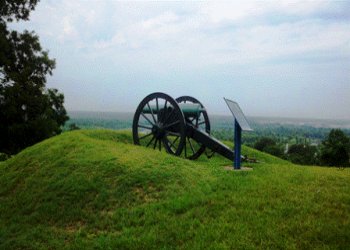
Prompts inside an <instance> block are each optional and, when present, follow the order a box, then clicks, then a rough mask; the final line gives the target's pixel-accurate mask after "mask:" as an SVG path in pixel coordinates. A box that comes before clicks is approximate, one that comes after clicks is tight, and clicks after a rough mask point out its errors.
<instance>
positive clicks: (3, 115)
mask: <svg viewBox="0 0 350 250" xmlns="http://www.w3.org/2000/svg"><path fill="white" fill-rule="evenodd" d="M37 2H38V1H37V0H17V1H1V2H0V4H1V5H0V6H1V7H0V14H1V19H0V47H1V51H0V120H1V124H0V151H2V152H6V153H11V154H13V153H16V152H18V151H20V150H21V149H23V148H25V147H27V146H30V145H32V144H34V143H36V142H38V141H41V140H43V139H45V138H48V137H50V136H53V135H56V134H58V133H60V132H61V126H62V125H64V123H65V121H66V120H67V119H68V116H67V113H66V110H65V108H64V106H63V102H64V96H63V94H61V93H59V92H58V91H57V90H56V89H46V88H45V84H46V76H47V74H50V75H51V74H52V70H53V69H54V68H55V60H53V59H50V58H49V56H48V52H47V51H44V50H42V48H41V46H40V42H39V37H38V36H37V35H35V33H34V32H29V31H27V30H25V31H24V32H23V33H19V32H17V31H11V30H8V27H7V23H8V22H12V21H13V20H17V21H18V20H28V18H29V13H30V11H31V10H33V9H34V8H35V5H36V4H37Z"/></svg>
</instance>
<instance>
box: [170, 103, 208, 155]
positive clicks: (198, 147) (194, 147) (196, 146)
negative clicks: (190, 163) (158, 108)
mask: <svg viewBox="0 0 350 250" xmlns="http://www.w3.org/2000/svg"><path fill="white" fill-rule="evenodd" d="M176 101H177V102H178V103H195V104H199V105H201V107H202V108H203V109H205V108H204V106H203V104H202V103H201V102H200V101H198V100H197V99H196V98H194V97H191V96H180V97H178V98H176ZM186 123H191V124H192V125H193V126H194V127H195V128H197V129H202V130H204V131H205V132H207V133H208V134H210V121H209V116H208V114H207V111H205V110H204V111H203V112H202V113H201V115H200V116H199V117H196V118H186ZM186 144H188V146H189V147H187V145H186ZM184 149H185V150H184V151H185V157H186V158H187V159H190V160H195V159H197V158H198V157H199V156H201V154H202V153H203V152H204V151H205V146H204V145H202V144H200V143H198V142H196V141H195V140H193V139H192V138H191V137H190V136H189V135H186V141H185V146H184Z"/></svg>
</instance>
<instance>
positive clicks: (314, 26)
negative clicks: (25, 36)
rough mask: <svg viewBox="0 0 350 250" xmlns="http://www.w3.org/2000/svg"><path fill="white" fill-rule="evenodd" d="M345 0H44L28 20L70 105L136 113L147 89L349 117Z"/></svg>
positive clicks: (349, 18)
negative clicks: (181, 0) (53, 67)
mask: <svg viewBox="0 0 350 250" xmlns="http://www.w3.org/2000/svg"><path fill="white" fill-rule="evenodd" d="M349 10H350V1H230V2H217V1H215V2H214V1H205V2H198V1H196V2H189V1H186V2H170V1H165V2H160V1H153V2H140V1H137V2H125V1H122V2H118V1H108V0H106V1H102V0H101V1H99V0H85V1H83V0H74V1H71V0H42V1H41V2H39V3H38V5H37V7H36V9H35V11H33V12H32V13H31V16H30V21H27V22H23V21H21V22H19V23H17V24H15V25H13V28H14V29H17V30H23V29H27V30H34V31H35V32H36V33H37V34H38V35H39V37H40V42H41V45H42V47H43V48H44V49H45V50H48V51H49V56H50V57H51V58H55V59H56V64H57V65H56V69H55V70H54V72H53V76H51V77H48V81H47V87H50V88H58V89H59V91H61V92H63V93H64V95H65V107H66V109H67V110H68V111H80V110H81V111H118V112H119V111H126V112H134V111H135V110H136V107H137V105H138V104H139V103H140V102H141V100H142V99H143V98H144V97H145V96H146V95H148V94H150V93H153V92H165V93H167V94H169V95H170V96H172V97H174V98H176V97H179V96H181V95H190V96H193V97H195V98H197V99H198V100H200V101H201V102H202V103H203V104H204V106H205V107H206V108H207V110H208V112H209V115H210V114H226V115H229V114H230V113H229V110H228V108H227V107H226V104H225V102H224V100H223V97H226V98H228V99H232V100H235V101H237V102H238V103H239V105H240V106H241V108H242V110H243V112H244V113H245V114H246V115H247V116H273V117H298V118H325V119H350V11H349Z"/></svg>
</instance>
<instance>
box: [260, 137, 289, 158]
mask: <svg viewBox="0 0 350 250" xmlns="http://www.w3.org/2000/svg"><path fill="white" fill-rule="evenodd" d="M254 148H255V149H257V150H260V151H262V152H266V153H269V154H271V155H274V156H277V157H283V148H282V147H281V146H279V145H278V144H277V143H276V141H275V140H274V139H272V138H269V137H262V138H260V139H259V140H258V141H257V142H256V143H255V144H254Z"/></svg>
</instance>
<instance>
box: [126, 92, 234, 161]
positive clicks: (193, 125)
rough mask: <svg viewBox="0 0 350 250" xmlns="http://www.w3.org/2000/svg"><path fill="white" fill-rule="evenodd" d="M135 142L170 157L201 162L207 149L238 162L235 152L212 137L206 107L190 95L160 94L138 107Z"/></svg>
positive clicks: (134, 120) (133, 128) (157, 93)
mask: <svg viewBox="0 0 350 250" xmlns="http://www.w3.org/2000/svg"><path fill="white" fill-rule="evenodd" d="M132 134H133V141H134V144H136V145H143V146H146V147H151V148H153V149H157V150H160V151H161V150H165V151H166V152H168V153H169V154H172V155H176V156H183V157H185V158H187V159H191V160H194V159H197V158H198V157H199V156H201V155H202V154H203V153H204V152H206V149H209V150H210V151H211V154H207V156H210V155H212V154H213V153H218V154H220V155H222V156H224V157H226V158H227V159H229V160H231V161H233V160H234V156H235V154H234V151H233V150H231V149H230V148H229V147H227V146H226V145H225V144H223V143H222V142H220V141H219V140H217V139H215V138H214V137H213V136H211V135H210V121H209V117H208V114H207V111H206V109H205V107H204V106H203V104H202V103H201V102H199V101H198V100H197V99H195V98H193V97H190V96H181V97H179V98H176V99H173V98H172V97H170V96H169V95H167V94H164V93H160V92H156V93H152V94H150V95H148V96H146V97H145V98H144V99H143V100H142V101H141V103H140V104H139V105H138V107H137V109H136V112H135V115H134V119H133V125H132Z"/></svg>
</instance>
